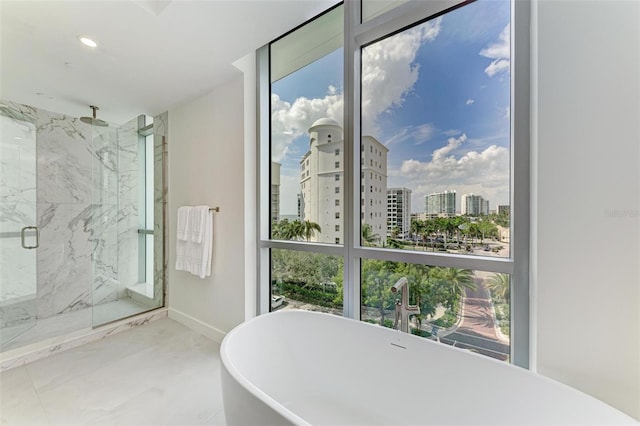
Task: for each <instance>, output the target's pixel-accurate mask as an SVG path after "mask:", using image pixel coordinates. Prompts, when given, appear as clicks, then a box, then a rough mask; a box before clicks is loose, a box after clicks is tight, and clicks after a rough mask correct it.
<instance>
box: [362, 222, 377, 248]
mask: <svg viewBox="0 0 640 426" xmlns="http://www.w3.org/2000/svg"><path fill="white" fill-rule="evenodd" d="M361 231H362V244H363V245H365V246H373V245H375V244H376V243H377V242H378V241H380V235H378V234H374V233H373V228H372V227H371V225H370V224H368V223H363V224H362V228H361Z"/></svg>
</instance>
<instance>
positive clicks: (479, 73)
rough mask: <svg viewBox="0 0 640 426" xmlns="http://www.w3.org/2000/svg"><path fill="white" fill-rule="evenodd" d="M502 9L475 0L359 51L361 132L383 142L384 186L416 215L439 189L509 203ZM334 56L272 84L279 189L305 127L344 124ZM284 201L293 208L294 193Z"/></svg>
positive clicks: (494, 0) (505, 19) (300, 149)
mask: <svg viewBox="0 0 640 426" xmlns="http://www.w3.org/2000/svg"><path fill="white" fill-rule="evenodd" d="M509 14H510V5H509V2H508V1H502V0H479V1H477V2H475V3H472V4H469V5H467V6H464V7H462V8H459V9H457V10H455V11H453V12H450V13H448V14H446V15H443V16H442V17H440V18H437V19H435V20H431V21H428V22H426V23H424V24H422V25H420V26H418V27H415V28H412V29H410V30H407V31H405V32H403V33H399V34H397V35H395V36H393V37H391V38H388V39H385V40H383V41H381V42H378V43H376V44H374V45H371V46H367V47H365V48H364V50H363V56H362V81H363V86H362V96H363V105H362V110H363V117H362V127H363V134H370V135H372V136H374V137H375V138H376V139H378V140H379V141H380V142H382V143H383V144H384V145H385V146H387V148H389V153H388V162H387V170H388V172H387V174H388V178H387V187H395V186H405V187H408V188H410V189H411V190H412V191H413V197H412V211H414V212H420V211H424V196H425V195H427V194H429V193H432V192H439V191H442V190H445V189H447V190H456V191H457V194H458V202H459V197H460V196H461V195H462V194H464V193H474V194H480V195H483V196H484V197H485V198H487V199H489V201H490V207H491V208H492V209H495V208H496V206H497V205H498V204H509V170H508V168H509V121H510V120H509V96H510V95H509V85H510V79H509V60H510V58H509V43H508V40H509ZM342 55H343V52H342V49H340V50H338V51H335V52H333V53H331V54H329V55H327V56H325V57H324V58H321V59H320V60H318V61H316V62H314V63H312V64H310V65H308V66H306V67H304V68H303V69H301V70H298V71H296V72H295V73H293V74H290V75H289V76H287V77H285V78H283V79H281V80H279V81H278V82H275V83H274V84H273V85H272V126H273V142H272V151H273V159H274V160H275V161H278V162H280V163H281V164H282V175H281V185H282V187H281V194H283V193H285V192H284V191H288V192H292V193H293V194H295V193H297V192H299V183H298V182H297V177H298V176H299V164H298V162H299V160H300V158H301V156H302V155H304V153H305V152H306V151H307V149H308V135H307V133H306V130H307V128H308V127H309V126H310V124H311V123H313V122H314V121H315V120H316V119H318V118H321V117H325V116H327V117H330V118H334V119H335V120H336V121H338V122H339V123H342V97H341V94H342V89H343V84H342ZM282 203H283V204H282V205H281V212H282V214H295V211H296V210H295V205H296V204H295V197H286V196H285V197H283V199H282ZM458 209H459V207H458Z"/></svg>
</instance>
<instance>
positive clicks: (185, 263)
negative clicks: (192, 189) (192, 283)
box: [176, 206, 213, 278]
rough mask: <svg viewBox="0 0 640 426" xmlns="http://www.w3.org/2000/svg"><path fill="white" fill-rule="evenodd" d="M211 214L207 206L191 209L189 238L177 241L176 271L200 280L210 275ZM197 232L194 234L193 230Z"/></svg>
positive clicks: (211, 245)
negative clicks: (184, 272) (189, 274)
mask: <svg viewBox="0 0 640 426" xmlns="http://www.w3.org/2000/svg"><path fill="white" fill-rule="evenodd" d="M212 219H213V217H212V213H211V212H210V211H209V207H208V206H198V207H194V208H191V210H190V212H189V219H188V223H189V225H188V226H189V234H190V235H189V238H187V239H186V241H185V240H180V239H178V240H177V244H176V270H179V271H187V272H191V273H192V274H194V275H197V276H199V277H200V278H205V277H207V276H209V275H211V254H212V247H213V235H212V231H213V223H212ZM195 228H197V229H199V232H198V233H197V235H196V233H195V232H194V229H195Z"/></svg>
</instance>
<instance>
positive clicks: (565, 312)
mask: <svg viewBox="0 0 640 426" xmlns="http://www.w3.org/2000/svg"><path fill="white" fill-rule="evenodd" d="M532 16H533V19H534V25H533V38H532V42H533V46H534V51H535V50H536V49H537V52H538V54H537V58H536V56H535V55H534V57H533V74H534V76H535V75H536V74H537V80H536V79H535V78H534V88H535V86H537V98H536V95H535V91H534V94H533V98H534V99H533V101H534V109H533V117H534V120H533V121H534V123H533V124H534V138H533V141H532V143H533V158H534V163H533V164H534V176H533V187H534V192H533V194H532V195H533V211H532V214H533V217H534V218H536V217H537V220H536V221H535V223H534V224H533V231H534V232H533V234H532V243H533V246H532V248H533V250H532V255H533V259H532V260H533V265H534V269H533V270H532V275H533V277H534V280H533V283H532V284H533V289H534V297H533V300H534V301H535V302H536V303H535V304H534V306H532V309H533V310H534V311H535V312H534V318H535V320H534V323H533V324H532V326H533V328H534V330H535V335H534V341H533V344H534V348H535V353H534V356H535V358H537V370H538V372H540V373H542V374H544V375H547V376H550V377H552V378H555V379H557V380H559V381H562V382H564V383H567V384H569V385H570V386H573V387H576V388H578V389H581V390H583V391H585V392H587V393H589V394H591V395H594V396H595V397H597V398H599V399H602V400H604V401H606V402H608V403H609V404H611V405H613V406H615V407H617V408H619V409H621V410H623V411H625V412H627V413H629V414H631V415H632V416H635V417H636V418H639V419H640V316H639V311H640V266H639V264H640V175H639V171H638V170H639V169H640V2H638V1H625V0H623V1H559V0H541V1H539V2H534V3H533V15H532ZM536 19H537V25H535V20H536ZM536 61H537V63H536ZM536 103H537V107H536ZM536 120H537V126H535V124H536ZM536 162H537V167H535V165H536Z"/></svg>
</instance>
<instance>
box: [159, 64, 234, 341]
mask: <svg viewBox="0 0 640 426" xmlns="http://www.w3.org/2000/svg"><path fill="white" fill-rule="evenodd" d="M243 97H244V94H243V78H242V75H241V74H240V73H238V77H237V78H235V79H233V80H232V81H230V82H229V83H227V84H224V85H222V86H220V87H218V88H216V89H214V90H213V91H212V92H210V93H208V94H206V95H204V96H202V97H200V98H198V99H196V100H194V101H192V102H189V103H188V104H185V105H182V106H179V107H177V108H175V109H172V110H170V111H169V132H170V133H169V140H170V141H171V142H170V146H169V206H168V212H169V234H168V235H169V239H170V240H169V247H170V255H169V299H168V302H169V303H168V304H169V316H170V317H172V318H174V319H176V320H178V321H181V322H183V323H186V324H187V325H189V326H191V327H192V328H195V329H198V330H199V331H201V332H203V333H205V334H207V335H209V336H210V337H212V338H214V339H217V340H220V339H221V338H222V337H223V336H224V333H226V332H228V331H229V330H231V329H232V328H233V327H234V326H236V325H237V324H239V323H240V322H242V321H243V320H244V315H245V313H244V311H245V304H244V285H245V284H244V238H245V237H244V229H243V224H244V222H243V213H244V169H243V166H242V164H243V161H244V160H243V158H244V152H243V144H244V134H243V126H244V121H243ZM201 204H207V205H210V206H212V207H213V206H219V207H220V212H219V213H214V217H213V221H214V227H213V228H214V229H213V233H214V244H213V260H212V268H211V276H210V277H207V278H205V279H200V278H198V277H197V276H195V275H192V274H189V273H187V272H184V271H176V270H175V246H176V243H175V242H176V212H177V209H178V207H180V206H183V205H201Z"/></svg>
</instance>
